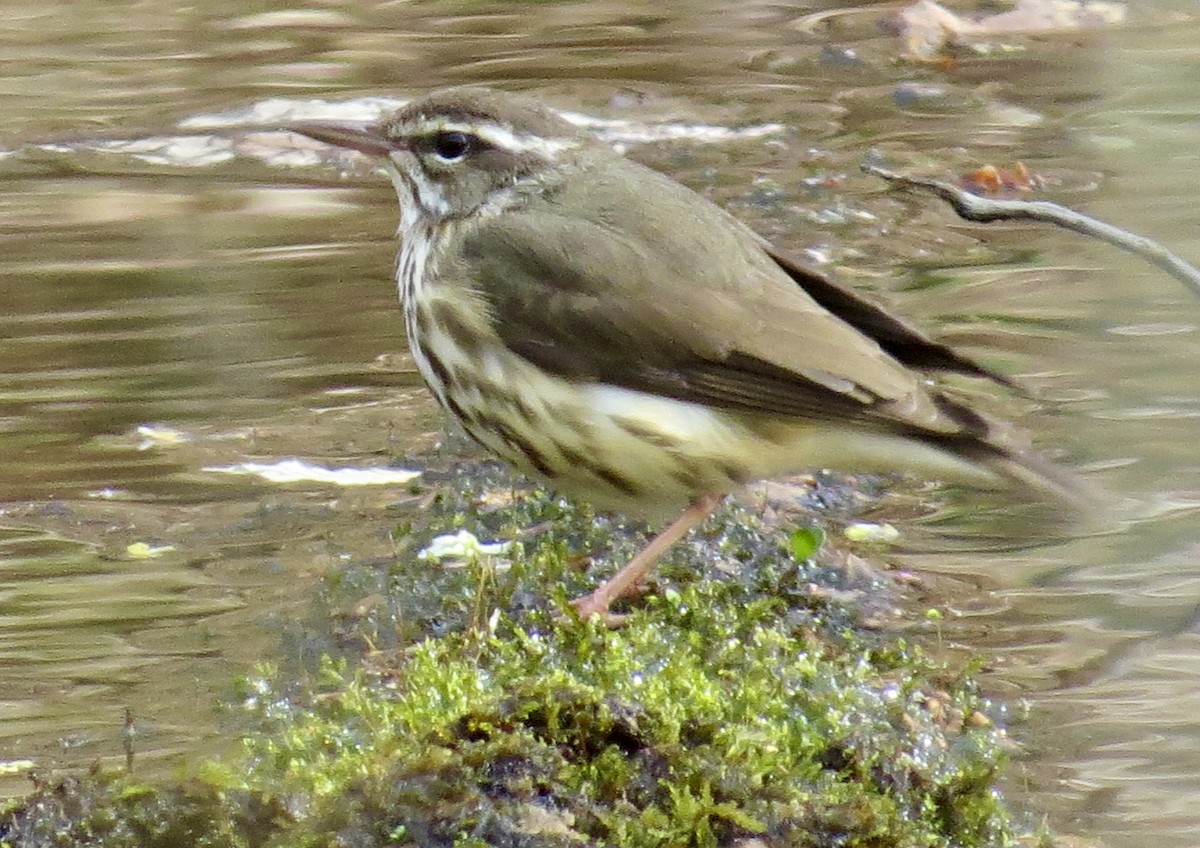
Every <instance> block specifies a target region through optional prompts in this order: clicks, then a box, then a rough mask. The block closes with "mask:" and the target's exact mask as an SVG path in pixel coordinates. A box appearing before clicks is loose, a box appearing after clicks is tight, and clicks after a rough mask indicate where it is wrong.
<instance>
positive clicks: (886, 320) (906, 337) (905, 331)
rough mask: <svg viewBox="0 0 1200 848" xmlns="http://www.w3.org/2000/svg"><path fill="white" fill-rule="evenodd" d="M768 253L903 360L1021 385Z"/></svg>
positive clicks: (815, 296) (798, 264) (821, 300)
mask: <svg viewBox="0 0 1200 848" xmlns="http://www.w3.org/2000/svg"><path fill="white" fill-rule="evenodd" d="M767 253H768V254H769V255H770V257H771V258H772V259H774V260H775V262H776V264H778V265H779V267H780V268H781V269H783V271H784V272H785V273H786V274H787V275H788V276H789V277H791V278H792V279H793V280H795V281H796V283H797V284H798V285H799V286H800V287H801V288H803V289H804V290H805V291H806V292H808V293H809V294H810V295H811V296H812V298H813V299H814V300H815V301H817V303H819V304H821V306H823V307H825V308H826V309H828V310H829V311H830V312H832V313H833V314H834V315H837V316H838V317H839V318H841V319H842V320H843V321H845V322H846V323H848V324H850V325H852V326H853V327H854V328H856V329H857V330H859V331H861V332H862V333H864V334H865V335H868V336H870V337H871V338H872V339H874V340H875V341H876V342H878V343H879V346H880V347H882V348H883V349H884V350H885V351H887V352H888V353H889V354H891V355H892V356H893V357H895V358H896V359H897V360H899V361H900V362H902V363H903V364H905V365H908V366H909V367H911V368H917V369H919V370H926V371H944V372H950V373H955V374H965V375H967V376H970V377H983V378H986V379H988V380H992V381H993V382H996V383H999V384H1000V385H1002V386H1007V387H1008V388H1011V389H1019V387H1018V386H1017V385H1016V384H1014V383H1013V381H1012V380H1011V379H1010V378H1008V377H1007V376H1005V375H1004V374H1001V373H1000V372H999V371H994V370H992V369H991V368H988V367H987V366H984V365H980V364H979V363H978V362H975V361H973V360H971V359H969V358H967V357H965V356H963V355H962V354H961V353H959V352H958V351H956V350H954V349H953V348H951V347H948V346H947V345H944V344H942V343H941V342H938V341H934V340H933V339H931V338H929V336H927V335H925V334H924V333H922V332H921V331H920V330H918V329H917V328H916V327H914V326H912V325H911V324H909V323H908V322H907V321H904V320H903V319H902V318H898V317H897V316H895V315H892V314H891V313H889V312H887V311H885V310H884V309H883V308H882V307H880V306H878V305H877V304H874V303H871V302H870V301H869V300H867V299H865V298H863V297H862V296H861V295H859V294H857V293H855V292H853V291H851V290H849V289H846V288H843V287H842V286H839V285H838V284H837V283H835V282H833V281H832V280H831V279H829V278H828V277H827V276H825V275H824V274H822V273H820V272H819V271H815V270H813V269H811V268H808V267H806V266H805V265H804V264H803V263H801V262H798V261H797V260H795V259H793V258H792V257H790V256H787V255H786V254H784V253H782V252H781V251H778V250H775V249H772V248H769V249H768V250H767Z"/></svg>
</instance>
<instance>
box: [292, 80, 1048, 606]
mask: <svg viewBox="0 0 1200 848" xmlns="http://www.w3.org/2000/svg"><path fill="white" fill-rule="evenodd" d="M292 129H293V130H294V131H296V132H299V133H302V134H304V135H307V136H310V137H312V138H315V139H319V140H321V141H324V142H327V143H329V144H334V145H338V146H341V147H346V148H351V149H354V150H357V151H360V152H362V153H366V154H370V155H372V156H376V157H378V158H379V159H380V161H381V162H382V164H383V166H384V168H385V169H386V171H387V173H388V175H389V176H390V177H391V180H392V183H393V184H394V186H395V188H396V192H397V193H398V195H399V199H400V229H399V236H400V242H401V243H400V254H399V258H398V261H397V266H396V267H397V270H396V280H397V284H398V286H399V290H400V299H401V301H402V303H403V307H404V321H405V328H406V330H407V333H408V342H409V346H410V347H411V349H412V354H413V357H414V358H415V360H416V363H417V366H418V367H419V369H420V371H421V375H422V376H423V377H424V379H425V382H426V383H427V384H428V386H429V388H430V390H431V391H432V392H433V394H434V395H435V396H436V398H437V400H438V402H439V403H440V404H441V405H442V407H444V408H445V409H446V410H447V411H448V412H449V413H450V414H451V415H452V416H453V417H454V418H456V419H457V420H458V421H459V423H461V425H462V427H463V428H464V429H465V430H466V432H467V433H468V434H469V435H470V436H471V437H472V438H474V439H475V440H476V441H478V442H479V443H480V444H481V445H483V446H484V447H486V448H488V449H489V450H491V451H492V452H494V453H495V454H497V455H499V456H500V457H502V458H504V459H506V460H508V461H509V462H510V463H512V464H513V465H516V466H517V467H519V468H520V469H522V470H524V471H526V472H529V473H533V474H537V475H540V476H542V477H544V478H546V479H547V480H548V481H549V482H550V483H551V485H552V486H554V487H556V488H558V489H559V490H561V491H562V492H564V493H567V494H572V495H577V496H579V497H581V498H583V499H586V500H589V501H591V502H593V503H594V504H596V505H598V506H601V507H605V508H611V509H616V510H619V511H625V512H631V513H634V514H638V515H642V516H646V517H654V516H658V517H661V516H664V515H668V514H671V513H673V512H674V513H676V514H677V513H678V511H679V510H680V509H683V508H684V507H686V509H685V510H684V512H683V515H682V516H681V517H679V518H678V519H677V520H675V521H674V522H673V523H672V524H670V525H669V526H668V527H667V528H666V529H665V530H664V531H662V533H661V534H660V535H659V536H658V537H656V538H655V539H654V540H653V541H652V542H651V543H650V545H649V546H648V547H647V548H646V549H645V550H644V551H643V552H642V553H641V554H639V555H638V556H637V557H636V558H635V559H634V560H633V561H632V562H630V563H629V564H628V565H627V566H626V567H625V568H623V569H622V570H621V571H620V572H619V573H618V574H617V575H615V576H614V577H613V578H611V579H610V580H609V581H607V582H606V583H604V584H603V585H601V586H600V587H599V588H598V589H596V591H594V592H593V593H591V594H590V595H587V596H585V597H584V598H581V599H579V600H577V601H576V602H575V603H576V607H577V609H578V610H579V611H580V613H581V614H583V615H585V616H586V615H592V614H606V613H607V610H608V605H609V603H610V602H611V601H612V600H613V599H614V598H616V597H618V596H619V595H621V594H623V593H625V592H627V591H629V590H630V589H631V588H632V587H633V586H635V585H636V584H637V583H638V582H639V581H640V580H641V579H642V578H643V577H644V576H645V574H646V573H647V572H648V571H649V570H650V568H651V567H652V566H653V564H654V561H655V560H656V559H657V558H658V557H659V556H660V555H661V554H662V552H663V551H664V550H665V549H666V548H667V547H668V546H669V545H671V544H672V543H673V542H675V541H676V540H678V539H679V538H681V537H682V536H683V535H684V534H686V533H687V532H688V530H689V529H691V528H692V527H693V526H695V525H696V524H697V523H698V522H699V521H700V520H702V519H703V518H704V517H705V516H706V515H707V514H708V513H709V512H711V510H712V509H713V507H714V506H715V505H716V504H717V503H718V502H719V501H720V499H721V497H723V496H724V494H726V493H728V492H730V491H732V490H735V489H737V488H739V487H740V486H742V485H744V484H746V483H748V482H750V481H753V480H758V479H764V478H769V477H772V476H777V475H780V474H783V473H786V472H793V471H798V470H802V469H806V468H837V469H842V470H848V471H876V470H889V471H890V470H903V471H912V472H916V473H919V474H923V475H927V476H932V477H937V478H939V479H947V480H952V481H959V482H969V483H976V484H982V485H989V486H991V485H995V484H996V483H997V482H1000V481H1002V480H1005V479H1007V480H1008V481H1017V482H1019V483H1021V484H1023V485H1025V486H1028V487H1033V488H1038V489H1050V490H1056V489H1058V488H1060V487H1061V480H1060V479H1058V475H1057V474H1055V473H1054V471H1053V470H1051V469H1049V468H1047V467H1046V465H1045V464H1044V463H1043V462H1042V461H1040V460H1039V459H1038V458H1037V457H1035V456H1032V455H1031V454H1028V453H1027V452H1024V451H1023V450H1021V449H1018V448H1016V447H1013V446H1012V445H1010V444H1009V443H1008V441H1007V440H1006V437H1005V436H1003V435H1002V428H999V427H997V426H995V425H994V424H993V423H992V422H990V421H989V420H987V419H986V418H984V417H983V416H982V415H980V414H977V413H976V412H974V411H973V410H971V409H970V408H968V407H967V406H965V405H964V404H963V403H961V402H960V401H957V400H954V399H951V398H950V397H948V396H947V395H945V394H943V393H942V392H940V391H939V390H938V389H937V388H936V387H935V386H934V384H933V383H932V382H931V381H930V380H929V376H928V375H929V372H932V371H957V372H961V373H965V374H970V375H975V376H988V377H996V378H998V379H1001V380H1003V378H1000V377H998V375H994V374H992V373H991V372H989V371H987V370H986V369H984V368H982V367H980V366H978V365H976V364H974V363H972V362H970V361H969V360H967V359H966V358H964V357H962V356H960V355H958V354H957V353H955V352H954V351H952V350H951V349H949V348H948V347H946V346H944V345H942V344H939V343H937V342H935V341H933V340H931V339H929V338H928V337H926V336H925V335H923V334H922V333H920V332H918V331H917V330H915V329H914V328H912V327H911V326H909V325H908V324H906V323H904V322H902V321H901V320H899V319H897V318H895V317H893V316H891V315H889V314H888V313H887V312H885V311H883V310H882V309H881V308H879V307H877V306H874V305H872V304H870V303H869V302H867V301H866V300H864V299H862V298H861V297H859V296H858V295H856V294H854V293H851V292H849V291H847V290H845V289H842V288H840V287H838V286H836V285H835V284H833V283H832V282H830V281H829V280H828V279H827V278H826V277H824V276H821V275H820V274H818V273H816V272H815V271H812V270H810V269H807V268H805V267H802V266H801V265H799V264H797V263H795V262H793V261H790V260H789V259H787V258H785V257H784V256H783V255H781V254H780V253H778V252H776V251H775V250H773V249H772V248H771V247H770V246H769V245H768V244H767V243H766V242H765V241H764V240H763V239H762V238H761V237H759V236H758V235H756V234H755V233H754V232H753V231H751V230H750V229H749V228H747V227H746V226H745V225H743V224H742V223H741V222H739V221H738V220H736V219H735V218H733V217H732V216H731V215H729V214H728V213H726V212H725V211H724V210H722V209H721V208H720V207H718V206H716V205H715V204H713V203H711V202H709V201H708V200H706V199H704V198H702V197H700V196H699V195H698V194H696V193H694V192H692V191H691V190H689V189H687V188H685V187H684V186H682V185H681V184H679V183H677V182H675V181H674V180H671V179H670V178H668V177H666V176H664V175H662V174H660V173H658V172H656V171H653V170H650V169H648V168H645V167H643V166H641V165H638V164H636V163H634V162H632V161H630V160H628V159H626V158H624V157H622V156H620V155H618V154H617V153H616V152H614V151H613V150H612V149H611V148H610V147H608V146H607V145H605V144H603V143H601V142H600V141H598V140H597V139H595V138H593V137H591V136H590V135H589V134H587V133H586V132H585V131H583V130H581V129H578V128H576V127H575V126H574V125H572V124H571V123H569V122H568V121H566V120H565V119H563V118H562V117H561V116H559V115H558V114H557V113H555V112H553V111H551V110H550V109H548V108H546V107H544V106H542V105H540V104H538V103H535V102H532V101H530V100H526V99H523V98H521V97H517V96H514V95H509V94H504V93H500V92H495V91H489V90H483V89H455V90H447V91H439V92H435V93H433V94H430V95H428V96H426V97H424V98H421V99H419V100H416V101H413V102H412V103H410V104H408V105H407V106H405V107H404V108H402V109H400V110H399V111H398V112H396V113H395V114H393V115H391V116H389V117H387V118H386V119H385V120H383V121H382V122H381V123H378V124H371V125H368V124H352V123H307V124H300V125H296V126H294V127H292Z"/></svg>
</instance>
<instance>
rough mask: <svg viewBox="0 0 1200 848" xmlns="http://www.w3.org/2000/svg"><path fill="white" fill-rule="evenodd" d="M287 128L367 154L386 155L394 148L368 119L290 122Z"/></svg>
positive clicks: (377, 126) (376, 125)
mask: <svg viewBox="0 0 1200 848" xmlns="http://www.w3.org/2000/svg"><path fill="white" fill-rule="evenodd" d="M288 129H289V130H291V131H292V132H294V133H299V134H300V135H306V136H308V137H309V138H315V139H316V140H317V141H323V142H325V143H326V144H332V145H334V146H336V147H345V148H347V149H349V150H357V151H358V152H359V153H366V154H367V155H368V156H387V155H388V154H389V153H391V152H392V151H393V150H395V149H396V145H395V144H394V143H393V142H392V141H391V140H390V139H389V138H388V137H387V136H386V135H385V134H384V132H383V127H381V126H380V125H379V124H373V123H370V122H368V121H304V122H302V123H298V124H291V125H289V126H288Z"/></svg>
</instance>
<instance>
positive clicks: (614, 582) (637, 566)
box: [571, 495, 725, 623]
mask: <svg viewBox="0 0 1200 848" xmlns="http://www.w3.org/2000/svg"><path fill="white" fill-rule="evenodd" d="M724 497H725V496H724V495H704V496H703V497H700V498H697V499H696V500H694V501H692V503H691V504H690V505H689V506H688V508H687V509H685V510H684V511H683V515H681V516H679V517H678V518H677V519H675V520H674V521H672V522H671V523H670V524H668V525H667V526H666V527H665V528H663V530H662V532H661V533H659V534H658V535H657V536H655V537H654V538H653V539H651V540H650V543H649V544H648V545H646V547H644V548H642V550H641V552H640V553H638V555H637V556H635V557H634V558H633V559H631V560H630V561H629V562H628V563H627V564H626V565H625V567H624V568H622V569H621V570H620V571H618V572H617V573H616V574H614V575H613V576H612V577H610V578H608V580H606V581H604V582H603V583H601V584H600V585H599V586H597V587H596V589H595V591H593V592H592V593H591V594H588V595H584V596H583V597H580V598H576V599H575V600H573V601H571V605H572V606H574V607H575V611H576V612H578V613H579V617H580V618H591V617H592V616H594V615H598V616H601V617H602V618H604V619H605V620H606V621H608V622H610V623H617V622H619V620H620V617H619V616H614V615H612V614H610V613H609V611H608V606H609V604H611V603H612V602H613V601H615V600H616V599H617V598H621V597H624V596H625V595H628V594H630V593H631V592H632V591H633V589H634V588H635V587H636V586H637V585H638V583H640V582H642V580H643V578H645V576H646V575H647V574H649V573H650V570H651V569H652V568H654V564H655V563H656V562H658V560H659V558H660V557H661V556H662V555H663V554H664V553H666V552H667V548H669V547H671V545H673V544H675V543H676V542H678V541H679V540H680V539H682V538H683V537H684V536H686V535H687V533H688V531H689V530H691V529H692V528H693V527H695V526H696V525H697V524H699V523H700V522H701V521H703V520H704V519H705V518H707V517H708V516H709V514H710V513H712V511H713V510H714V509H716V508H717V504H719V503H720V502H721V500H722V499H723V498H724Z"/></svg>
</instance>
